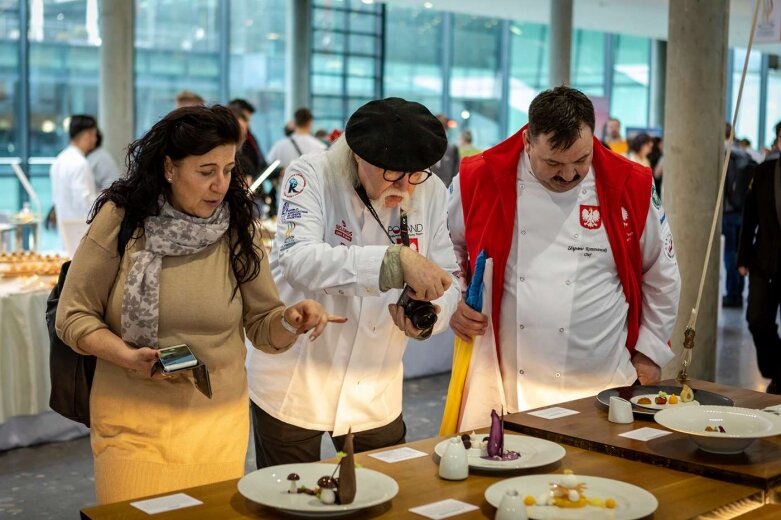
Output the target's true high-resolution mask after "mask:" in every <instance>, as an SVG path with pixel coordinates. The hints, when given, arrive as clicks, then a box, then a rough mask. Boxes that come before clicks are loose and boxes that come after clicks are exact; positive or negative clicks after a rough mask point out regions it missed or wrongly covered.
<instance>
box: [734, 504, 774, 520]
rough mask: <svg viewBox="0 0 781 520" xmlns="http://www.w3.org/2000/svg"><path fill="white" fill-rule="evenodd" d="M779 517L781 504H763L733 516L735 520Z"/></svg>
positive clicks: (758, 519)
mask: <svg viewBox="0 0 781 520" xmlns="http://www.w3.org/2000/svg"><path fill="white" fill-rule="evenodd" d="M779 518H781V505H778V504H765V505H764V506H762V507H760V508H759V509H755V510H753V511H751V512H749V513H746V514H744V515H740V516H738V517H735V520H778V519H779Z"/></svg>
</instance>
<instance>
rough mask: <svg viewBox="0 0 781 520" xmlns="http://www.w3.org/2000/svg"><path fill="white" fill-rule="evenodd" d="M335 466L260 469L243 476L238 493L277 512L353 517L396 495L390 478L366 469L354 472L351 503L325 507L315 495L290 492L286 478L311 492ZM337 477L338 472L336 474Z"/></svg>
mask: <svg viewBox="0 0 781 520" xmlns="http://www.w3.org/2000/svg"><path fill="white" fill-rule="evenodd" d="M335 468H336V464H321V463H312V464H283V465H280V466H270V467H267V468H262V469H259V470H257V471H253V472H252V473H248V474H247V475H244V477H242V479H241V480H239V493H241V494H242V495H244V497H245V498H248V499H249V500H252V501H253V502H257V503H258V504H262V505H264V506H268V507H273V508H274V509H279V510H281V511H284V512H285V513H288V514H291V515H295V516H306V517H325V516H329V517H331V516H342V515H349V514H353V513H354V512H355V511H360V510H361V509H366V508H368V507H372V506H375V505H377V504H382V503H384V502H387V501H388V500H390V499H392V498H393V497H395V496H396V494H397V493H398V492H399V485H398V484H397V483H396V481H395V480H393V479H392V478H391V477H389V476H387V475H385V474H383V473H380V472H379V471H374V470H371V469H366V468H356V469H355V480H356V486H355V487H356V493H355V499H354V500H353V501H352V503H350V504H324V503H323V502H321V501H320V499H319V498H318V497H317V496H314V495H310V494H306V493H290V486H291V482H290V481H289V480H288V476H290V475H291V474H296V476H297V477H298V479H297V481H296V482H297V484H296V485H297V486H298V487H301V486H305V487H306V488H308V489H310V490H313V489H314V488H315V487H316V486H317V481H318V480H319V479H320V478H321V477H323V476H330V475H331V474H333V472H334V469H335ZM336 476H337V477H338V476H339V475H338V472H337V475H336Z"/></svg>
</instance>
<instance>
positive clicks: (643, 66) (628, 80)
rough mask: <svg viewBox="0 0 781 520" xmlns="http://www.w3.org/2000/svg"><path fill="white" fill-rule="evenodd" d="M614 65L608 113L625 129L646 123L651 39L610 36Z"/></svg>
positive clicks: (643, 125)
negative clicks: (611, 38) (618, 120)
mask: <svg viewBox="0 0 781 520" xmlns="http://www.w3.org/2000/svg"><path fill="white" fill-rule="evenodd" d="M613 45H614V48H613V51H614V53H615V65H614V67H613V92H612V94H611V96H610V114H611V115H612V116H613V117H617V118H618V119H620V120H621V127H622V129H623V130H624V131H625V130H626V129H627V128H630V127H640V128H645V127H647V126H648V91H649V75H650V73H649V71H650V68H651V41H650V40H649V39H648V38H638V37H634V36H624V35H616V36H614V37H613Z"/></svg>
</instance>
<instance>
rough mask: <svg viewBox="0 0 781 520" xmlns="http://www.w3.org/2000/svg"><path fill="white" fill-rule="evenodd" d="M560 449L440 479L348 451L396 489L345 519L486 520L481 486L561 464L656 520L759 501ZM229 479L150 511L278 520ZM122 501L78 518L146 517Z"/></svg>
mask: <svg viewBox="0 0 781 520" xmlns="http://www.w3.org/2000/svg"><path fill="white" fill-rule="evenodd" d="M440 440H442V438H434V439H426V440H423V441H417V442H411V443H408V444H406V445H405V446H409V447H410V448H414V449H417V450H420V451H424V452H426V453H428V454H432V453H433V452H434V446H435V445H436V443H437V442H439V441H440ZM566 450H567V454H566V456H565V457H564V459H562V461H560V462H557V463H555V464H553V465H550V466H546V467H544V468H538V469H536V470H532V471H526V472H520V473H513V474H507V473H503V474H501V475H500V476H497V475H496V474H487V473H482V474H475V473H473V474H472V475H470V476H469V478H468V479H466V480H462V481H458V482H450V481H445V480H441V479H440V478H439V477H438V475H437V470H438V468H437V465H436V463H435V462H434V460H433V459H432V456H431V455H429V456H426V457H420V458H416V459H411V460H407V461H403V462H397V463H395V464H388V463H385V462H381V461H379V460H377V459H374V458H371V457H368V456H367V454H365V453H362V454H359V455H357V456H356V459H357V462H358V463H359V464H360V465H361V466H363V467H364V468H369V469H374V470H377V471H381V472H382V473H385V474H386V475H389V476H391V477H393V478H394V479H395V480H396V482H398V484H399V494H398V495H397V496H396V497H395V498H394V499H393V500H392V501H391V502H390V503H386V504H383V505H381V506H377V507H373V508H371V509H369V510H364V511H360V512H358V513H356V515H353V517H360V518H376V517H380V516H381V517H382V518H384V519H385V518H387V519H396V518H422V517H418V516H416V515H413V514H412V513H410V512H409V509H410V508H412V507H416V506H421V505H425V504H429V503H432V502H436V501H439V500H444V499H446V498H455V499H458V500H462V501H464V502H469V503H471V504H475V505H476V506H478V507H479V508H480V509H479V510H478V511H474V512H472V513H469V514H465V515H461V516H459V517H458V518H493V517H494V514H495V509H494V508H493V507H492V506H491V505H490V504H488V503H487V502H486V501H485V499H484V496H483V495H484V492H485V489H486V488H487V487H488V486H490V485H491V484H493V483H494V482H498V481H500V480H502V479H504V478H507V477H509V476H517V475H523V474H534V473H561V471H562V470H563V469H565V468H569V469H572V470H573V471H574V472H575V473H576V474H583V475H593V476H600V477H606V478H613V479H618V480H622V481H624V482H627V483H630V484H634V485H637V486H640V487H643V488H645V489H647V490H648V491H650V492H651V493H653V494H654V495H655V496H656V498H657V499H658V500H659V509H658V510H657V511H656V514H655V515H654V516H653V518H657V519H664V520H674V519H679V518H680V519H683V518H691V517H694V516H696V515H698V514H703V513H706V512H709V511H712V510H714V509H717V508H720V507H724V506H726V505H728V504H731V503H733V502H735V501H738V500H744V499H753V500H759V499H760V497H759V496H758V495H759V492H758V491H757V490H756V489H754V488H751V487H749V486H743V485H739V484H731V483H727V482H721V481H718V480H713V479H708V478H704V477H700V476H697V475H692V474H690V473H683V472H680V471H674V470H670V469H667V468H661V467H658V466H652V465H649V464H642V463H640V462H633V461H629V460H624V459H620V458H617V457H611V456H608V455H603V454H600V453H594V452H588V451H586V450H582V449H579V448H574V447H566ZM378 451H382V450H378ZM237 482H238V481H237V480H228V481H225V482H219V483H217V484H211V485H207V486H201V487H196V488H190V489H185V490H183V492H184V493H187V494H188V495H190V496H193V497H195V498H197V499H199V500H201V501H202V502H203V505H201V506H197V507H191V508H186V509H180V510H178V511H172V512H168V513H161V514H159V515H155V518H156V519H159V520H174V519H185V518H186V519H195V520H199V519H203V520H206V519H209V520H211V519H215V518H219V519H238V518H243V519H247V518H280V517H282V516H283V515H282V514H281V513H280V512H278V511H276V510H273V509H269V508H265V507H263V506H260V505H257V504H254V503H252V502H250V501H249V500H246V499H245V498H244V497H242V496H241V495H240V494H239V492H238V491H237ZM128 504H129V502H118V503H115V504H108V505H104V506H97V507H88V508H85V509H83V510H82V511H81V517H82V518H83V519H91V520H119V519H123V520H132V519H139V520H140V519H145V520H148V518H149V516H148V515H146V514H145V513H143V512H141V511H140V510H138V509H135V508H133V507H131V506H130V505H128Z"/></svg>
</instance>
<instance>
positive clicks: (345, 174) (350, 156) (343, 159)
mask: <svg viewBox="0 0 781 520" xmlns="http://www.w3.org/2000/svg"><path fill="white" fill-rule="evenodd" d="M325 153H326V156H327V158H328V170H329V174H330V175H329V176H333V177H334V178H339V179H341V180H342V181H344V182H345V183H346V184H347V185H349V186H352V187H354V188H357V187H358V186H359V185H360V184H361V181H360V179H359V178H358V162H357V161H356V160H355V154H354V153H353V151H352V150H351V149H350V147H349V146H348V145H347V139H346V138H345V137H344V134H342V135H341V136H339V139H337V140H336V141H335V142H334V143H333V144H332V145H331V147H330V148H328V150H327V151H326V152H325Z"/></svg>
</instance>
